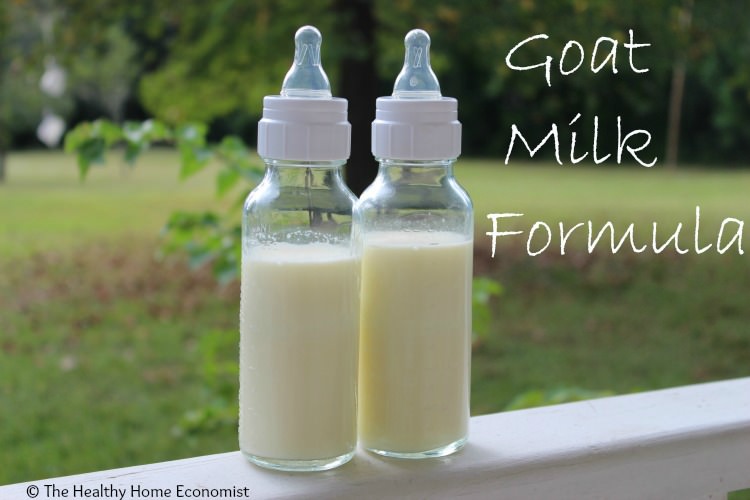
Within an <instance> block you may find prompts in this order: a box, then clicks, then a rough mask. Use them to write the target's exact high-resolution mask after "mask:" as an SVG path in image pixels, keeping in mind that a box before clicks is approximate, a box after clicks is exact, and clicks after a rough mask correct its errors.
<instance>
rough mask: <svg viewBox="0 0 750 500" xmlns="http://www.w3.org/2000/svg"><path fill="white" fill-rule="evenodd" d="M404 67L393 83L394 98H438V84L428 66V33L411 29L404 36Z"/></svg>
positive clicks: (439, 95) (439, 94)
mask: <svg viewBox="0 0 750 500" xmlns="http://www.w3.org/2000/svg"><path fill="white" fill-rule="evenodd" d="M404 46H405V47H406V54H405V56H404V67H403V68H401V73H399V74H398V77H396V83H395V84H394V85H393V97H395V98H396V99H440V98H441V97H442V94H441V93H440V84H439V83H438V79H437V77H436V76H435V73H434V72H433V71H432V68H431V67H430V35H428V34H427V32H426V31H424V30H419V29H417V30H411V31H410V32H409V33H407V34H406V37H405V38H404Z"/></svg>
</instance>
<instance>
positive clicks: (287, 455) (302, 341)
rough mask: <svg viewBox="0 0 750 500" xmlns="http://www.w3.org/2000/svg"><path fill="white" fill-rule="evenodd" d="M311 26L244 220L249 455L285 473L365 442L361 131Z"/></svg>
mask: <svg viewBox="0 0 750 500" xmlns="http://www.w3.org/2000/svg"><path fill="white" fill-rule="evenodd" d="M320 44H321V35H320V32H319V31H318V30H317V29H316V28H314V27H312V26H305V27H302V28H300V29H299V30H298V31H297V33H296V35H295V54H294V63H293V64H292V67H291V69H290V70H289V72H288V73H287V75H286V77H285V79H284V83H283V86H282V89H281V95H279V96H266V97H265V99H264V100H263V118H262V120H261V121H260V123H259V126H258V154H259V155H260V156H261V158H262V159H263V161H264V162H265V176H264V177H263V180H262V181H261V182H260V184H259V185H258V186H257V187H256V188H255V189H254V190H253V191H252V192H251V193H250V195H249V196H248V198H247V200H246V202H245V206H244V211H243V224H242V277H241V299H240V394H239V403H240V422H239V444H240V450H241V451H242V453H243V454H244V455H245V456H246V457H247V459H248V460H250V461H251V462H253V463H255V464H257V465H260V466H263V467H268V468H273V469H279V470H299V471H312V470H326V469H331V468H333V467H336V466H339V465H341V464H343V463H346V462H347V461H348V460H349V459H351V457H352V456H353V455H354V449H355V446H356V390H357V387H356V383H357V343H358V332H359V273H360V260H359V256H358V250H357V247H356V246H355V245H353V240H352V208H353V205H354V202H355V197H354V195H353V194H352V193H351V191H349V189H348V188H347V187H346V185H345V184H344V181H343V178H342V173H341V171H342V168H343V166H344V163H345V161H346V159H347V158H348V157H349V147H350V133H351V126H350V124H349V123H348V121H347V101H346V100H345V99H340V98H332V97H331V90H330V86H329V83H328V77H327V76H326V74H325V72H324V71H323V67H322V66H321V63H320Z"/></svg>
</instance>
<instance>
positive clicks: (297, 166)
mask: <svg viewBox="0 0 750 500" xmlns="http://www.w3.org/2000/svg"><path fill="white" fill-rule="evenodd" d="M264 162H265V164H266V177H268V178H270V179H272V180H273V181H274V182H276V183H278V184H280V185H284V186H298V187H303V188H315V187H331V186H332V184H333V183H334V182H336V183H338V182H339V181H340V180H341V179H342V177H341V170H342V167H343V166H344V164H345V163H346V162H345V161H344V160H335V161H291V160H275V159H264Z"/></svg>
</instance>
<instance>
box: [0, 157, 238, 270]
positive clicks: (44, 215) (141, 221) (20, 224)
mask: <svg viewBox="0 0 750 500" xmlns="http://www.w3.org/2000/svg"><path fill="white" fill-rule="evenodd" d="M144 160H145V161H141V162H139V164H138V165H137V166H136V167H135V168H128V167H127V166H126V165H125V164H124V163H122V162H121V161H120V155H118V154H117V153H112V154H111V155H110V162H109V165H107V166H106V167H104V168H97V167H94V168H92V169H91V170H90V172H89V175H88V177H87V178H86V180H85V181H81V180H80V178H79V176H78V168H77V166H76V160H75V157H74V156H73V155H63V154H60V153H56V152H30V153H17V154H12V155H10V158H9V160H8V173H7V180H6V184H5V185H3V186H0V261H1V259H12V258H14V257H24V256H27V255H29V254H30V253H34V252H38V251H53V252H60V251H63V252H65V251H68V250H71V249H74V248H75V249H77V248H79V247H82V246H86V245H87V244H88V243H89V242H91V241H102V240H108V241H117V240H122V239H123V238H125V239H131V238H136V239H139V240H148V241H153V240H154V237H155V235H157V234H158V232H159V230H160V229H161V227H162V226H163V225H164V223H165V222H166V220H167V217H168V216H169V214H170V213H172V212H173V211H176V210H192V209H196V210H201V209H204V208H206V207H209V206H212V205H213V206H216V205H217V199H216V196H215V194H214V193H215V188H214V175H213V173H214V172H213V169H212V168H208V169H207V170H206V171H205V172H201V173H200V174H198V175H196V176H195V177H191V178H189V179H188V180H186V181H184V182H180V181H178V171H179V157H178V156H177V155H176V154H175V153H174V152H173V151H170V150H163V151H153V152H150V153H148V154H147V156H146V158H145V159H144ZM226 205H227V203H226V202H224V203H223V204H222V206H223V207H225V206H226Z"/></svg>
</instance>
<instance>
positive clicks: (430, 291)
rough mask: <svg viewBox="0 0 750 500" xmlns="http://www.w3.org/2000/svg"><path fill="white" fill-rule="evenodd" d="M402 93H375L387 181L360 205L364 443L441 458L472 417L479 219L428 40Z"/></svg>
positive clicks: (391, 452) (411, 63)
mask: <svg viewBox="0 0 750 500" xmlns="http://www.w3.org/2000/svg"><path fill="white" fill-rule="evenodd" d="M405 45H406V57H405V62H404V69H403V70H402V72H401V74H400V75H399V77H398V78H397V80H396V84H395V86H394V92H393V96H392V97H381V98H379V99H378V100H377V114H376V119H375V122H373V144H372V149H373V153H374V154H375V156H376V158H377V159H378V160H379V162H380V168H379V172H378V175H377V178H376V179H375V181H374V182H373V184H372V185H371V186H370V187H368V188H367V189H366V190H365V192H364V193H363V194H362V196H361V197H360V200H359V202H358V204H357V205H356V207H355V230H356V231H357V233H358V235H359V236H358V237H359V238H361V244H362V296H361V300H362V311H361V321H360V369H359V422H358V427H359V439H360V443H361V444H362V445H363V446H364V447H365V448H366V449H368V450H370V451H373V452H375V453H378V454H381V455H386V456H391V457H399V458H428V457H436V456H443V455H448V454H450V453H453V452H455V451H457V450H458V449H460V448H461V447H462V446H463V444H464V443H465V442H466V439H467V433H468V423H469V385H470V355H471V351H470V346H471V343H470V340H471V280H472V259H473V234H474V233H473V215H472V205H471V200H470V199H469V196H468V195H467V194H466V192H465V191H464V190H463V188H461V186H460V185H459V184H458V182H457V181H456V179H455V178H454V176H453V164H454V162H455V160H456V158H457V157H458V155H459V153H460V144H461V124H460V123H459V122H458V121H457V102H456V100H455V99H451V98H444V97H441V94H440V87H439V84H438V82H437V78H435V75H434V73H433V72H432V70H431V69H430V65H429V37H428V35H427V33H425V32H424V31H421V30H413V31H411V32H409V34H407V36H406V40H405Z"/></svg>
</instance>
